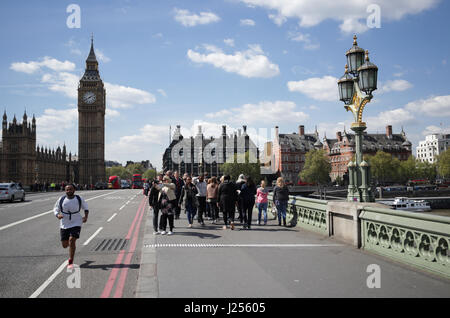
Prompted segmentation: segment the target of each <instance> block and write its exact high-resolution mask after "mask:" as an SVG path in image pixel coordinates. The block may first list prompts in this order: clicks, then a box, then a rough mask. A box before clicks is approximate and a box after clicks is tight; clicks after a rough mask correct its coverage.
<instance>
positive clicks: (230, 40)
mask: <svg viewBox="0 0 450 318" xmlns="http://www.w3.org/2000/svg"><path fill="white" fill-rule="evenodd" d="M223 42H224V43H225V44H226V45H228V46H231V47H234V39H225V40H223Z"/></svg>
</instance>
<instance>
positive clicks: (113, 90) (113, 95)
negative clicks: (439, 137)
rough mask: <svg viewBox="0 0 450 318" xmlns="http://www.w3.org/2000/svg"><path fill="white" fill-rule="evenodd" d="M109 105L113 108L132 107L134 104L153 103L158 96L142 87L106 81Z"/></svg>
mask: <svg viewBox="0 0 450 318" xmlns="http://www.w3.org/2000/svg"><path fill="white" fill-rule="evenodd" d="M105 89H106V93H107V95H106V96H107V99H106V102H107V105H108V106H111V107H112V108H131V107H132V106H133V105H136V104H138V105H144V104H153V103H155V102H156V98H155V96H154V95H153V94H151V93H149V92H146V91H144V90H141V89H137V88H133V87H128V86H122V85H116V84H111V83H105Z"/></svg>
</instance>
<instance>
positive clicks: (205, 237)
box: [174, 228, 221, 239]
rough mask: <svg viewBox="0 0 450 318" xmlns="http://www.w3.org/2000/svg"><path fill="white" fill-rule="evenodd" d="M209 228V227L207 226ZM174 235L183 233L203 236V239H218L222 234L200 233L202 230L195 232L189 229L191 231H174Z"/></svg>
mask: <svg viewBox="0 0 450 318" xmlns="http://www.w3.org/2000/svg"><path fill="white" fill-rule="evenodd" d="M205 229H207V228H205ZM174 235H177V236H178V235H183V236H195V237H198V238H202V239H218V238H221V236H220V235H215V234H209V233H200V232H194V231H189V232H174Z"/></svg>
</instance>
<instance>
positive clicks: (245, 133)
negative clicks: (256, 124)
mask: <svg viewBox="0 0 450 318" xmlns="http://www.w3.org/2000/svg"><path fill="white" fill-rule="evenodd" d="M242 128H243V129H244V136H246V135H247V126H246V125H244V126H242Z"/></svg>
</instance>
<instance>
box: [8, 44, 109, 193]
mask: <svg viewBox="0 0 450 318" xmlns="http://www.w3.org/2000/svg"><path fill="white" fill-rule="evenodd" d="M105 110H106V91H105V88H104V85H103V81H102V79H101V78H100V73H99V69H98V62H97V58H96V56H95V52H94V41H93V39H92V40H91V50H90V52H89V56H88V58H87V60H86V69H85V73H84V75H83V77H82V78H81V79H80V82H79V85H78V156H77V157H75V156H72V153H71V152H69V153H67V149H66V146H65V145H64V146H63V147H62V148H61V147H60V146H58V147H57V149H56V150H55V149H49V148H47V147H45V148H44V147H42V146H37V147H36V130H37V129H38V127H37V126H36V118H35V116H34V115H33V118H32V119H31V121H29V119H28V116H27V114H26V112H25V113H24V115H23V117H22V122H21V123H19V122H18V120H17V118H16V116H15V115H14V118H13V120H12V122H9V123H8V116H7V114H6V111H5V112H4V114H3V120H2V140H1V143H0V182H16V183H21V184H22V185H23V186H31V185H33V184H36V183H39V184H44V183H53V182H54V183H61V182H65V183H68V182H75V183H79V184H82V185H92V184H95V183H96V182H104V181H105V179H106V172H105Z"/></svg>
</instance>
